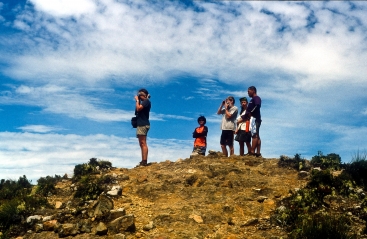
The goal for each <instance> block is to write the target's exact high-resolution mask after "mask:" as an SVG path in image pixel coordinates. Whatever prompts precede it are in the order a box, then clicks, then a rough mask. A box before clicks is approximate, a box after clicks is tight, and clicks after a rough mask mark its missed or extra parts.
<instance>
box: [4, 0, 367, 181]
mask: <svg viewBox="0 0 367 239" xmlns="http://www.w3.org/2000/svg"><path fill="white" fill-rule="evenodd" d="M366 13H367V2H361V1H289V2H284V1H275V2H271V1H270V2H269V1H213V2H208V1H168V2H167V1H162V2H154V3H152V2H149V1H133V2H130V1H115V0H106V1H99V2H95V1H92V0H80V1H77V2H75V1H72V0H59V1H48V0H28V1H26V0H15V1H10V0H0V82H1V83H0V116H1V117H0V178H4V179H8V178H11V179H18V178H19V177H20V176H23V175H29V177H30V178H37V179H38V178H40V177H45V176H47V175H49V176H52V175H55V174H57V175H61V174H62V175H63V174H64V173H68V172H71V171H72V170H73V168H74V166H75V165H77V164H80V163H85V162H86V161H88V160H89V159H90V158H98V159H104V160H109V161H110V162H112V164H113V165H115V166H117V167H126V168H131V167H134V166H136V165H137V164H138V162H139V161H140V160H141V156H140V148H139V145H138V141H137V139H136V137H135V129H133V128H132V127H131V125H130V119H131V117H132V116H133V115H134V95H135V94H136V93H137V90H138V89H140V88H146V89H147V90H148V91H149V93H150V94H151V102H152V110H151V115H150V120H151V121H150V122H151V130H150V131H149V134H148V147H149V156H148V161H149V162H161V161H165V160H171V161H176V160H178V159H179V158H188V157H189V156H190V154H191V151H192V147H193V138H192V132H193V131H194V129H195V127H197V122H196V119H197V118H198V117H199V116H200V115H204V116H205V117H206V118H207V126H208V128H209V133H208V147H207V152H208V150H210V149H211V150H216V151H220V150H221V149H220V144H219V137H220V133H221V129H220V121H221V116H220V115H216V112H217V109H218V107H219V105H220V103H221V101H222V100H223V99H225V98H226V97H227V96H229V95H232V96H234V98H235V100H236V103H235V105H236V106H237V107H240V104H239V98H241V97H244V96H246V97H247V98H248V95H247V88H248V87H249V86H251V85H254V86H256V88H257V90H258V95H259V96H260V97H261V99H262V106H261V115H262V125H261V129H260V136H261V139H262V149H261V153H262V155H263V157H265V158H279V156H280V155H288V156H294V155H295V154H296V153H298V154H301V156H302V157H304V158H306V159H311V157H312V156H314V155H317V152H318V151H322V152H323V153H324V154H325V155H327V154H329V153H336V154H339V155H340V156H341V158H342V161H343V162H349V161H350V160H351V159H352V157H353V156H354V155H355V154H356V153H357V152H366V150H367V137H366V135H367V125H366V122H367V97H366V93H365V92H367V68H366V67H365V65H366V62H367V48H366V47H365V46H366V43H367V14H366ZM235 154H237V155H238V154H239V148H238V144H237V142H235Z"/></svg>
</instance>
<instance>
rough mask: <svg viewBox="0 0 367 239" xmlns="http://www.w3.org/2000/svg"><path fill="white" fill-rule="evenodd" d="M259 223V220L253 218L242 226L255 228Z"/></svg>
mask: <svg viewBox="0 0 367 239" xmlns="http://www.w3.org/2000/svg"><path fill="white" fill-rule="evenodd" d="M258 222H259V219H258V218H251V219H249V220H247V221H246V222H245V223H244V224H242V226H244V227H247V226H253V225H255V224H257V223H258Z"/></svg>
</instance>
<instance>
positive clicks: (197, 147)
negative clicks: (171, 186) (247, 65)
mask: <svg viewBox="0 0 367 239" xmlns="http://www.w3.org/2000/svg"><path fill="white" fill-rule="evenodd" d="M247 93H248V96H249V97H250V98H251V100H250V102H248V100H247V98H246V97H242V98H240V99H239V100H240V104H241V109H240V112H239V113H238V108H237V107H236V106H235V99H234V97H233V96H228V97H227V98H226V99H225V100H223V101H222V102H221V104H220V106H219V109H218V111H217V114H218V115H223V118H222V122H221V130H222V134H221V137H220V146H221V148H222V153H223V155H225V156H226V157H228V153H229V155H233V154H234V147H233V144H234V139H236V141H238V143H239V147H240V155H241V156H243V155H253V156H256V157H261V153H260V149H261V139H260V134H259V130H260V125H261V114H260V108H261V98H260V97H259V96H258V95H257V90H256V87H255V86H250V87H249V88H248V90H247ZM149 98H150V95H149V93H148V91H147V90H146V89H144V88H143V89H140V90H139V91H138V94H137V95H136V96H135V97H134V99H135V101H136V102H135V115H136V118H137V127H136V137H137V138H138V140H139V145H140V149H141V156H142V160H141V162H140V163H139V166H147V165H148V145H147V134H148V131H149V129H150V122H149V112H150V108H151V102H150V100H149ZM238 115H239V116H238ZM237 116H238V117H237ZM198 124H199V127H197V128H195V130H194V132H193V138H195V141H194V148H193V153H194V154H200V155H205V152H206V147H207V142H206V137H207V134H208V127H207V126H206V125H205V124H206V118H205V117H204V116H200V117H199V118H198ZM234 135H236V138H234ZM251 141H252V145H251ZM245 144H246V147H247V154H245V153H244V151H245V149H244V147H245ZM227 147H228V149H229V151H228V150H227Z"/></svg>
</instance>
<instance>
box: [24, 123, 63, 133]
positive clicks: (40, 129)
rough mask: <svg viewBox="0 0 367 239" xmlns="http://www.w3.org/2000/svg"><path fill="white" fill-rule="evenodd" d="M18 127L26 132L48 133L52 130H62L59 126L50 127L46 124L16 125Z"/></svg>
mask: <svg viewBox="0 0 367 239" xmlns="http://www.w3.org/2000/svg"><path fill="white" fill-rule="evenodd" d="M18 129H21V130H23V131H26V132H34V133H49V132H53V131H60V130H62V129H61V128H59V127H51V126H47V125H25V126H22V127H18Z"/></svg>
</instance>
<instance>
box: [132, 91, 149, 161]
mask: <svg viewBox="0 0 367 239" xmlns="http://www.w3.org/2000/svg"><path fill="white" fill-rule="evenodd" d="M134 98H135V101H136V103H135V115H136V117H137V125H138V126H137V128H136V137H137V138H138V140H139V145H140V148H141V159H142V160H141V162H140V163H139V165H138V166H147V165H148V145H147V135H148V131H149V129H150V122H149V112H150V108H151V103H150V100H149V98H150V95H149V93H148V91H147V90H146V89H140V90H139V91H138V95H136V96H135V97H134Z"/></svg>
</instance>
